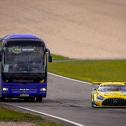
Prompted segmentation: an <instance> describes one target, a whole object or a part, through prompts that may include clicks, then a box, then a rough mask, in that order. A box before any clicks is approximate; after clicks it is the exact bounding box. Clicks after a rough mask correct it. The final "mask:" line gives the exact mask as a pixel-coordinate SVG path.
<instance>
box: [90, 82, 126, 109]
mask: <svg viewBox="0 0 126 126" xmlns="http://www.w3.org/2000/svg"><path fill="white" fill-rule="evenodd" d="M91 105H92V107H126V84H125V83H124V82H102V83H100V85H99V87H98V88H97V89H96V88H95V89H94V90H93V91H92V93H91Z"/></svg>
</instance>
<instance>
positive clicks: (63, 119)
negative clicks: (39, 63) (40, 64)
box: [5, 72, 91, 126]
mask: <svg viewBox="0 0 126 126" xmlns="http://www.w3.org/2000/svg"><path fill="white" fill-rule="evenodd" d="M48 74H50V75H53V76H56V77H60V78H64V79H67V80H71V81H76V82H79V83H84V84H91V83H89V82H84V81H79V80H76V79H71V78H68V77H64V76H61V75H57V74H53V73H50V72H48ZM5 104H8V103H5ZM8 105H11V104H8ZM13 106H14V105H13ZM16 107H18V108H20V109H24V110H27V111H30V112H34V113H38V114H41V115H44V116H48V117H51V118H54V119H58V120H61V121H64V122H67V123H70V124H73V125H75V126H85V125H82V124H79V123H76V122H73V121H71V120H68V119H65V118H62V117H58V116H54V115H51V114H48V113H44V112H39V111H36V110H33V109H29V108H26V107H22V106H16Z"/></svg>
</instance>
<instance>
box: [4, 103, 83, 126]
mask: <svg viewBox="0 0 126 126" xmlns="http://www.w3.org/2000/svg"><path fill="white" fill-rule="evenodd" d="M4 104H6V105H10V106H13V107H17V108H20V109H23V110H26V111H30V112H34V113H37V114H41V115H44V116H47V117H51V118H54V119H58V120H61V121H64V122H67V123H70V124H73V125H75V126H85V125H82V124H79V123H76V122H73V121H70V120H68V119H65V118H62V117H58V116H54V115H51V114H48V113H44V112H40V111H36V110H33V109H29V108H26V107H22V106H16V105H12V104H8V103H4Z"/></svg>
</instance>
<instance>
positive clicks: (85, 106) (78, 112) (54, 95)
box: [9, 75, 126, 126]
mask: <svg viewBox="0 0 126 126" xmlns="http://www.w3.org/2000/svg"><path fill="white" fill-rule="evenodd" d="M48 80H49V83H48V97H47V98H46V99H44V101H43V103H37V102H22V101H18V102H17V101H12V102H9V104H11V105H16V106H21V107H26V108H29V109H32V110H35V111H39V112H44V113H48V114H51V115H54V116H58V117H62V118H65V119H68V120H71V121H74V122H77V123H80V124H83V125H84V126H124V125H125V124H126V108H96V109H95V108H92V107H91V101H90V93H91V91H92V88H93V86H92V85H90V84H87V83H86V82H85V84H84V83H81V82H76V81H73V80H68V79H65V78H61V77H56V76H54V75H49V79H48Z"/></svg>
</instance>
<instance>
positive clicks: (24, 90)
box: [12, 89, 37, 94]
mask: <svg viewBox="0 0 126 126" xmlns="http://www.w3.org/2000/svg"><path fill="white" fill-rule="evenodd" d="M12 93H20V94H21V93H28V94H29V93H37V89H29V90H26V89H12Z"/></svg>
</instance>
